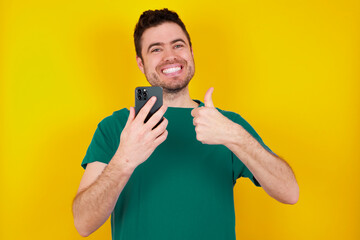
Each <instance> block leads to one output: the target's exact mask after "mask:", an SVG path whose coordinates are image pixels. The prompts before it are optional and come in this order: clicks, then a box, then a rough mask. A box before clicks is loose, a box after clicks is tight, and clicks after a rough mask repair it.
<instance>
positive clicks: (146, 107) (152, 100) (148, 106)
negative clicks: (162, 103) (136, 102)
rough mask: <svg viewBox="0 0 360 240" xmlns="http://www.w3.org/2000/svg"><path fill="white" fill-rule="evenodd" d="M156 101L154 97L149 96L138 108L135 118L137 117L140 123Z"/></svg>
mask: <svg viewBox="0 0 360 240" xmlns="http://www.w3.org/2000/svg"><path fill="white" fill-rule="evenodd" d="M155 102H156V97H155V96H153V97H151V98H150V99H149V100H148V101H147V102H146V103H145V105H144V106H143V107H142V108H141V109H140V111H139V113H138V115H137V116H136V119H139V120H140V121H141V122H142V123H143V122H144V121H145V118H146V116H147V115H148V114H149V112H150V110H151V108H152V107H153V106H154V104H155Z"/></svg>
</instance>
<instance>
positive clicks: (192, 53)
mask: <svg viewBox="0 0 360 240" xmlns="http://www.w3.org/2000/svg"><path fill="white" fill-rule="evenodd" d="M191 55H192V56H193V58H194V52H193V48H192V47H191Z"/></svg>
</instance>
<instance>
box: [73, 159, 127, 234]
mask: <svg viewBox="0 0 360 240" xmlns="http://www.w3.org/2000/svg"><path fill="white" fill-rule="evenodd" d="M114 158H119V159H116V161H115V160H114ZM113 160H114V161H113ZM132 172H133V167H128V166H127V164H126V163H125V161H122V160H121V157H120V156H117V155H116V154H115V156H114V157H113V159H112V160H111V161H110V163H109V164H108V165H107V166H106V167H105V169H104V170H103V172H102V173H101V174H100V175H99V177H98V178H97V179H96V181H95V182H94V183H93V184H91V185H90V186H89V187H88V188H86V189H85V190H83V191H81V192H79V193H78V194H77V196H76V197H75V199H74V201H73V215H74V223H75V227H76V229H77V230H78V232H79V233H80V235H82V236H88V235H90V234H91V233H92V232H94V231H95V230H96V229H98V228H99V227H100V226H101V225H103V224H104V223H105V221H106V220H107V219H108V218H109V216H110V214H111V212H112V211H113V209H114V207H115V204H116V202H117V200H118V198H119V195H120V193H121V192H122V190H123V188H124V187H125V185H126V183H127V182H128V180H129V178H130V176H131V174H132Z"/></svg>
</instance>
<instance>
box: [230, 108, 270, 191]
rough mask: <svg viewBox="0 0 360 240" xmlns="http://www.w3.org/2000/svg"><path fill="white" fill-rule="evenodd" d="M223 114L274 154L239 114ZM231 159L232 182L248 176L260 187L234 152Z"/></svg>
mask: <svg viewBox="0 0 360 240" xmlns="http://www.w3.org/2000/svg"><path fill="white" fill-rule="evenodd" d="M224 115H225V116H227V117H228V118H229V119H230V120H232V121H234V122H235V123H237V124H239V125H241V126H242V127H243V128H244V129H245V130H246V131H247V132H248V133H249V134H250V135H251V136H253V137H254V138H255V139H256V141H258V142H259V143H260V145H261V146H262V147H263V148H264V149H265V150H267V151H269V152H270V153H272V154H274V153H273V152H272V151H271V149H270V148H269V147H268V146H266V145H265V143H264V142H263V140H262V139H261V137H260V136H259V134H257V132H256V131H255V130H254V128H253V127H252V126H251V125H250V124H249V123H248V122H247V121H246V120H245V119H244V118H242V117H241V116H240V115H239V114H236V113H233V112H225V113H224ZM232 161H233V183H234V184H235V183H236V180H237V179H238V178H240V177H246V178H249V179H250V180H251V181H252V182H253V183H254V184H255V186H258V187H260V184H259V182H258V181H257V180H256V178H255V177H254V175H253V174H252V173H251V171H250V170H249V169H248V168H247V167H246V166H245V164H243V162H242V161H241V160H240V159H239V158H238V157H237V156H236V155H235V154H234V153H232Z"/></svg>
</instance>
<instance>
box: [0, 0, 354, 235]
mask: <svg viewBox="0 0 360 240" xmlns="http://www.w3.org/2000/svg"><path fill="white" fill-rule="evenodd" d="M126 2H130V3H126ZM169 2H170V1H160V0H159V1H156V0H154V1H142V0H141V1H135V2H134V1H109V0H106V1H70V0H65V1H45V0H33V1H24V0H23V1H20V0H3V1H2V2H0V46H1V48H0V56H1V58H0V64H1V65H0V66H1V67H0V79H1V82H0V100H1V103H0V104H1V105H0V110H1V112H0V116H1V118H0V132H1V135H0V142H1V145H0V157H1V165H0V171H1V172H0V184H1V185H0V187H1V197H0V208H1V209H0V214H1V215H0V216H1V219H0V239H62V240H63V239H80V236H79V235H78V234H77V232H76V230H75V228H74V226H73V222H72V214H71V202H72V198H73V197H74V195H75V193H76V190H77V187H78V184H79V181H80V178H81V176H82V173H83V170H82V168H81V167H80V163H81V161H82V158H83V156H84V154H85V151H86V149H87V146H88V145H89V143H90V140H91V138H92V135H93V133H94V131H95V128H96V125H97V123H98V122H99V121H100V120H101V119H102V118H104V117H105V116H107V115H110V114H111V113H112V112H113V111H115V110H118V109H120V108H123V107H129V106H132V105H133V101H134V100H133V99H134V96H133V89H134V88H135V87H136V86H138V85H144V84H146V80H145V78H144V76H143V75H142V74H141V72H140V71H139V70H138V69H137V66H136V62H135V51H134V47H133V39H132V33H133V29H134V26H135V23H136V21H137V19H138V17H139V15H140V14H141V13H142V11H144V10H147V9H155V8H162V7H168V8H170V9H173V10H176V11H177V12H178V13H179V14H180V16H181V17H182V19H183V20H184V22H185V24H186V25H187V28H188V31H189V32H190V35H191V37H192V41H193V47H194V54H195V63H196V74H195V78H194V79H193V82H192V83H191V85H190V88H191V94H192V97H193V98H197V99H202V100H203V96H204V94H205V92H206V90H207V89H208V88H209V87H211V86H213V87H215V91H214V94H213V100H214V103H215V104H216V106H217V107H220V108H223V109H227V110H232V111H235V112H238V113H239V114H241V115H242V116H243V117H244V118H245V119H246V120H247V121H248V122H250V123H251V124H252V126H253V127H254V128H255V129H256V130H257V132H258V133H259V134H260V135H261V136H262V138H263V139H264V141H265V143H266V144H267V145H268V146H269V147H270V148H272V150H273V151H274V152H276V153H277V154H278V155H280V156H282V157H283V158H285V159H286V160H287V161H288V162H289V163H290V165H291V166H292V167H293V169H294V171H295V173H296V176H297V179H298V182H299V185H300V190H301V192H300V200H299V202H298V203H297V204H296V205H294V206H287V205H282V204H280V203H278V202H276V201H275V200H273V199H271V198H270V197H269V196H267V195H266V194H265V193H264V191H263V190H262V189H258V188H255V187H253V185H252V184H251V183H250V181H247V180H242V181H238V183H237V185H236V187H235V189H234V190H235V192H236V194H235V200H236V214H237V218H236V221H237V225H236V230H237V237H238V239H278V240H281V239H284V240H285V239H360V230H359V228H358V226H359V224H360V209H359V202H360V198H359V195H360V194H359V185H360V179H359V170H360V167H359V165H360V161H359V160H360V154H359V153H360V151H359V140H360V139H359V133H360V129H359V123H360V121H359V120H360V119H359V118H360V111H359V110H360V108H359V103H360V101H359V100H360V99H359V90H360V87H359V80H360V74H359V73H360V71H359V66H360V65H359V63H360V48H359V46H360V38H359V35H360V30H359V29H360V26H359V25H360V24H359V23H360V19H359V18H360V17H359V16H360V11H359V9H360V6H359V1H355V0H347V1H346V0H344V1H320V0H305V1H279V0H277V1H235V0H233V1H216V2H215V1H214V2H211V1H199V2H196V1H188V0H184V1H180V2H176V3H169ZM139 6H141V7H139ZM109 238H110V225H109V222H107V223H106V224H105V226H103V227H102V228H101V229H99V230H98V231H97V232H96V233H94V234H93V235H92V236H90V237H89V239H109Z"/></svg>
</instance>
